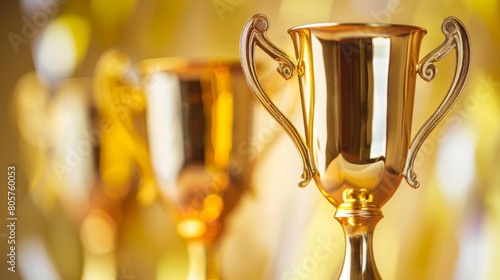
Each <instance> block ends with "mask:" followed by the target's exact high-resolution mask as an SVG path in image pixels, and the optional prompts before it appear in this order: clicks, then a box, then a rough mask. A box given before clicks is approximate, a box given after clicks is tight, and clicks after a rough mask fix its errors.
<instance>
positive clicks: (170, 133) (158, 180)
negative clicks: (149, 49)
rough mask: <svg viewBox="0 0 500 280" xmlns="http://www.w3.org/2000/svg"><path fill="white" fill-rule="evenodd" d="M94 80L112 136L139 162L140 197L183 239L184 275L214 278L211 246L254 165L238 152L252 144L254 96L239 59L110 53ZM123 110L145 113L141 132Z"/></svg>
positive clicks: (246, 185) (213, 247)
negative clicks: (113, 125) (114, 127)
mask: <svg viewBox="0 0 500 280" xmlns="http://www.w3.org/2000/svg"><path fill="white" fill-rule="evenodd" d="M96 84H97V91H98V94H99V96H100V100H101V110H102V111H104V112H106V114H107V115H109V116H111V117H112V118H113V120H115V122H117V123H120V127H121V128H122V129H123V132H124V134H123V135H122V136H123V137H121V138H120V139H116V141H117V142H118V141H119V142H123V143H125V145H126V146H127V149H128V150H129V153H131V154H132V155H133V157H134V159H135V162H136V163H137V164H138V166H139V169H140V174H141V184H140V186H139V191H138V197H139V200H140V201H143V202H144V203H151V201H153V200H154V199H155V198H156V197H158V198H159V199H160V200H161V201H162V202H164V203H163V205H165V206H166V207H167V209H168V210H169V212H170V214H172V216H173V217H174V218H175V220H176V221H177V232H178V234H179V235H180V236H181V237H182V238H183V239H184V240H186V242H187V250H188V256H189V269H188V270H189V271H188V275H187V279H190V280H196V279H219V277H220V276H219V274H220V272H219V269H218V261H217V250H216V247H217V244H216V243H217V241H218V240H219V237H220V235H221V232H222V229H223V225H224V223H223V222H224V220H225V218H226V217H227V214H228V213H230V211H231V210H232V209H233V208H234V207H235V205H236V204H237V202H238V201H239V200H240V198H241V195H242V194H243V192H244V191H245V190H247V189H248V188H249V181H250V177H249V173H250V172H249V171H250V170H251V169H252V168H251V166H252V161H251V160H249V159H248V155H247V154H245V153H243V152H241V151H240V150H239V147H240V144H242V143H243V142H245V141H250V140H249V136H250V135H251V128H252V126H251V116H252V113H251V111H252V110H251V106H248V105H249V104H251V101H252V98H251V94H250V91H249V89H248V87H247V85H246V82H245V80H244V77H243V73H242V71H241V67H240V65H239V63H238V61H236V62H234V61H205V60H203V61H201V60H200V61H195V60H191V59H183V58H158V59H151V60H144V61H141V62H139V63H138V64H137V65H136V66H134V65H133V64H132V63H131V61H130V60H129V58H128V56H127V55H126V54H124V53H122V52H120V51H117V50H111V51H108V52H107V53H105V54H104V55H103V56H102V57H101V59H100V61H99V63H98V66H97V71H96ZM134 108H135V109H134ZM127 112H130V113H134V112H135V115H137V114H142V115H143V117H144V118H145V120H146V121H145V125H143V129H142V132H143V133H140V132H141V129H140V128H139V127H140V125H137V124H134V121H133V118H131V117H130V114H129V113H127ZM146 139H147V141H146Z"/></svg>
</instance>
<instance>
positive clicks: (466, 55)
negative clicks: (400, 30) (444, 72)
mask: <svg viewBox="0 0 500 280" xmlns="http://www.w3.org/2000/svg"><path fill="white" fill-rule="evenodd" d="M441 30H442V31H443V33H444V35H445V36H446V38H445V40H444V41H443V42H442V43H441V45H440V46H439V47H437V48H436V49H435V50H433V51H432V52H430V53H429V54H428V55H427V56H425V57H424V58H423V59H422V60H421V61H420V62H419V63H418V65H417V71H418V73H419V74H420V77H422V79H424V80H425V81H427V82H429V81H431V80H432V79H433V78H434V77H435V76H436V74H437V68H436V66H435V65H434V63H435V62H437V61H440V60H441V59H443V58H444V57H445V56H446V55H447V54H448V53H449V52H450V51H451V50H452V49H454V48H455V49H456V71H455V77H454V78H453V83H452V84H451V87H450V89H449V90H448V93H447V94H446V97H445V98H444V99H443V101H442V102H441V104H440V105H439V107H438V108H437V110H436V111H435V112H434V114H432V116H431V117H429V119H428V120H427V121H426V122H425V123H424V125H423V126H422V128H420V130H419V131H418V133H417V135H416V136H415V138H414V139H413V141H412V143H411V145H410V148H409V151H408V157H407V159H406V164H405V168H404V173H403V174H404V175H405V178H406V181H407V182H408V184H409V185H410V186H411V187H413V188H418V187H419V185H420V184H419V182H418V181H417V180H415V179H416V177H417V176H416V174H415V172H414V170H413V163H414V161H415V158H416V154H417V152H418V150H419V149H420V147H421V146H422V144H423V142H424V140H425V139H426V138H427V136H429V134H430V133H431V131H432V130H433V129H434V128H435V127H436V125H437V124H438V123H439V122H440V121H441V120H442V119H443V117H444V116H445V115H446V113H448V111H450V109H451V107H452V106H453V105H454V104H455V102H456V101H457V99H458V97H459V96H460V94H461V92H462V90H463V88H464V86H465V81H466V80H467V75H468V73H469V66H470V48H471V46H470V40H469V35H468V33H467V30H466V28H465V26H464V25H463V23H462V22H461V21H460V20H458V19H457V18H455V17H447V18H446V19H445V20H444V21H443V23H442V25H441Z"/></svg>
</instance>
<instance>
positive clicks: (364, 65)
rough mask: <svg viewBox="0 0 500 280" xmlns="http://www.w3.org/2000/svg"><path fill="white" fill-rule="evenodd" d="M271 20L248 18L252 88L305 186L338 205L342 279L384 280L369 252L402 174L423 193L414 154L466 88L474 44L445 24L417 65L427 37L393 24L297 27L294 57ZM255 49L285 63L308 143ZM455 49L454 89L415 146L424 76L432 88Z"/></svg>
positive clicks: (245, 62)
mask: <svg viewBox="0 0 500 280" xmlns="http://www.w3.org/2000/svg"><path fill="white" fill-rule="evenodd" d="M268 28H269V21H268V19H267V18H266V17H265V16H264V15H260V14H257V15H255V16H253V17H252V18H250V19H249V20H248V21H247V23H246V25H245V27H244V30H243V32H242V35H241V41H240V57H241V64H242V68H243V73H244V74H245V77H246V79H247V83H248V85H249V87H250V88H251V90H252V91H253V93H254V94H255V96H256V97H257V99H258V100H259V101H260V102H261V103H262V105H263V106H264V107H265V108H266V109H267V110H268V112H269V113H270V114H271V115H272V116H273V117H274V118H275V119H276V120H277V121H278V122H279V124H280V125H281V126H282V127H283V129H284V130H285V131H286V132H287V134H288V135H289V136H290V138H291V139H292V141H293V142H294V144H295V146H296V148H297V150H298V152H299V154H300V157H301V159H302V163H303V172H302V176H301V180H300V181H299V183H298V184H299V186H300V187H304V186H306V185H307V184H308V183H309V182H310V180H311V179H313V178H314V181H315V182H316V184H317V186H318V187H319V189H320V191H321V193H322V194H323V195H324V196H325V197H326V198H327V199H328V201H330V202H331V203H332V204H333V205H334V206H335V207H336V213H335V218H336V219H337V220H338V221H339V222H340V223H341V225H342V227H343V230H344V235H345V239H346V252H345V256H344V264H343V268H342V272H341V274H340V279H381V277H380V274H379V272H378V270H377V267H376V265H375V260H374V256H373V249H372V239H373V231H374V228H375V225H376V223H377V222H378V221H379V220H380V219H381V218H382V217H383V215H382V211H381V207H382V206H383V205H384V204H385V203H386V202H387V201H388V200H389V199H390V198H391V196H392V195H393V194H394V192H395V191H396V189H397V187H398V186H399V184H400V182H401V180H402V178H403V177H405V179H406V181H407V182H408V184H409V185H410V186H412V187H413V188H418V186H419V183H418V182H417V181H416V175H415V173H414V171H413V163H414V160H415V156H416V153H417V151H418V150H419V148H420V146H421V145H422V143H423V141H424V140H425V138H426V137H427V136H428V135H429V134H430V132H431V131H432V130H433V129H434V127H436V125H437V124H438V123H439V122H440V121H441V120H442V119H443V117H444V116H445V114H446V113H447V112H448V111H449V110H450V108H451V107H452V106H453V104H454V103H455V101H456V100H457V98H458V97H459V95H460V93H461V91H462V89H463V88H464V85H465V82H466V79H467V75H468V70H469V64H470V42H469V36H468V34H467V31H466V29H465V27H464V26H463V24H462V23H461V22H460V21H459V20H458V19H456V18H454V17H448V18H446V19H445V20H444V21H443V23H442V31H443V33H444V35H445V39H444V41H443V42H442V44H441V45H440V46H439V47H437V48H436V49H435V50H433V51H432V52H430V53H429V54H428V55H427V56H425V57H424V58H423V59H422V60H420V61H419V59H418V55H419V50H420V44H421V41H422V38H423V37H424V35H425V34H426V31H425V30H424V29H422V28H419V27H414V26H407V25H392V24H380V23H373V24H371V23H370V24H362V23H353V24H347V23H346V24H338V23H326V24H310V25H304V26H298V27H294V28H291V29H290V30H289V31H288V33H289V34H290V36H291V37H292V40H293V43H294V47H295V56H296V58H295V59H294V58H292V57H290V56H289V55H287V54H286V53H285V52H284V51H282V50H281V49H279V48H278V47H276V46H275V45H274V44H273V43H272V42H271V41H270V40H269V39H268V38H267V36H266V31H267V30H268ZM255 46H258V47H260V48H261V49H262V50H263V51H264V52H265V53H267V54H268V55H269V56H271V57H272V58H273V59H274V60H276V61H277V62H278V66H277V71H278V72H279V74H280V75H281V76H282V77H283V78H285V79H290V78H292V77H293V76H294V75H295V73H297V76H298V79H299V85H300V95H301V102H302V113H303V119H304V127H305V139H304V138H302V136H301V135H300V134H299V132H298V130H297V129H296V128H295V127H294V126H293V124H292V123H291V122H290V121H289V120H288V119H287V118H286V117H285V116H284V115H283V113H282V112H281V111H280V110H279V109H278V108H277V107H276V106H275V105H274V104H273V102H272V101H271V99H270V98H269V97H268V95H267V94H266V93H265V92H264V89H263V87H262V86H261V84H260V83H259V81H258V77H257V72H256V69H255V61H254V51H255ZM453 49H455V50H456V72H455V76H454V79H453V82H452V85H451V87H450V89H449V91H448V93H447V95H446V97H445V98H444V100H443V102H442V103H441V104H440V105H439V107H438V108H437V110H436V111H435V113H434V114H433V115H432V116H431V117H430V118H429V119H428V120H427V121H426V122H425V123H424V125H423V126H422V128H421V129H420V130H419V131H418V133H417V134H416V136H415V137H414V139H413V140H412V141H411V134H410V133H411V122H412V114H413V102H414V93H415V83H416V77H417V73H418V74H419V75H420V76H421V77H422V78H423V79H424V80H426V81H430V80H432V79H433V78H434V76H435V75H436V74H437V68H436V66H435V65H434V63H435V62H437V61H439V60H441V59H442V58H443V57H445V56H446V55H447V54H448V53H449V52H450V51H451V50H453Z"/></svg>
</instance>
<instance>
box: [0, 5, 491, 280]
mask: <svg viewBox="0 0 500 280" xmlns="http://www.w3.org/2000/svg"><path fill="white" fill-rule="evenodd" d="M48 2H50V3H52V6H50V7H52V10H51V9H50V8H47V7H48V6H47V5H45V4H44V3H48ZM44 5H45V6H44ZM42 6H44V7H45V9H44V8H43V7H42ZM54 9H56V10H54ZM52 11H57V12H54V13H52ZM37 13H38V15H40V13H43V14H45V15H46V16H47V20H46V21H43V18H42V19H38V20H41V21H42V23H41V24H40V26H35V27H36V28H34V30H31V31H32V32H28V33H26V32H25V31H26V30H25V29H26V27H25V26H26V21H29V22H31V23H33V20H34V19H35V17H36V16H35V15H36V14H37ZM255 13H263V14H265V15H267V16H268V17H269V19H270V22H271V28H270V30H269V32H268V35H269V37H270V39H271V40H273V41H274V42H275V43H276V44H277V45H279V46H281V47H282V48H283V49H285V50H287V51H288V52H290V53H292V51H293V49H292V45H291V40H290V38H289V37H288V35H287V33H286V30H287V29H288V28H290V27H293V26H296V25H300V24H305V23H312V22H325V21H336V22H389V23H401V24H411V25H416V26H420V27H423V28H425V29H427V31H428V34H427V35H426V37H425V38H424V42H423V45H422V48H421V56H422V57H423V55H425V54H426V53H428V52H430V51H431V50H432V49H434V48H435V47H437V46H438V45H439V44H440V43H441V41H442V40H443V38H444V37H443V35H442V33H441V30H440V23H441V21H442V20H443V19H444V18H445V17H446V16H449V15H453V16H456V17H458V18H459V19H460V20H462V21H463V23H464V24H465V25H466V26H467V28H468V31H469V34H470V39H471V41H472V64H471V70H470V74H469V79H468V82H467V85H466V87H465V90H464V92H463V95H462V96H461V98H460V99H459V101H458V103H457V104H456V106H455V107H454V109H452V112H451V113H450V114H449V115H448V117H447V119H446V120H445V121H444V122H443V123H442V124H441V125H439V126H438V127H437V129H436V130H435V131H434V133H433V134H431V136H430V137H429V138H428V140H427V141H426V144H424V146H423V148H422V150H421V151H420V156H419V157H418V159H417V162H416V167H415V168H416V172H417V174H418V175H419V179H420V182H421V187H420V189H417V190H413V189H411V188H410V187H408V186H407V185H406V183H405V182H403V183H402V184H401V186H400V188H399V190H398V192H397V193H396V194H395V195H394V197H393V198H392V199H391V201H390V202H389V203H388V204H387V205H386V206H385V207H384V208H383V209H382V210H383V212H384V215H385V218H384V219H383V220H381V221H380V222H379V224H378V226H377V229H376V231H375V256H376V260H377V264H378V267H379V270H380V273H381V275H382V276H383V277H384V278H385V279H500V266H499V265H498V261H499V259H500V253H499V252H500V172H499V170H498V166H499V164H500V160H499V158H500V97H499V94H500V68H499V66H498V65H499V62H500V57H499V53H498V50H499V47H500V32H499V31H498V26H499V24H500V19H499V16H500V1H497V0H486V1H473V0H457V1H452V0H445V1H430V0H423V1H417V0H406V1H397V0H396V1H362V0H351V1H347V0H342V1H336V0H335V1H326V0H312V1H299V0H283V1H278V0H271V1H266V0H256V1H251V0H203V1H202V0H192V1H168V0H151V1H139V0H124V1H123V0H122V1H120V0H109V1H99V0H89V1H82V0H69V1H68V0H59V2H55V1H44V0H42V1H30V0H25V1H2V3H1V4H0V20H1V25H0V29H1V31H2V32H1V33H0V36H2V39H1V47H0V67H1V72H0V74H1V75H0V95H1V102H0V106H1V107H0V112H1V119H0V120H1V122H0V128H1V129H0V131H1V134H0V135H1V136H0V147H1V159H0V161H1V164H0V168H1V169H2V170H3V171H1V172H0V173H1V174H4V175H2V176H4V177H3V178H2V179H1V182H2V186H3V187H2V188H0V197H1V200H0V229H1V230H0V253H1V254H0V260H2V261H1V262H0V276H1V277H0V278H1V279H47V278H44V277H49V276H48V275H51V276H50V277H56V278H55V279H81V274H82V270H83V266H84V265H83V259H84V253H83V249H82V242H85V241H84V239H85V238H84V237H82V236H81V235H85V233H84V232H85V229H81V228H79V227H78V226H76V225H74V223H72V221H71V219H70V218H69V217H68V216H69V215H67V213H66V212H65V210H64V207H63V206H64V205H62V204H61V203H60V202H57V201H56V200H50V198H47V200H44V199H41V198H40V195H47V197H50V195H49V194H47V193H45V191H47V192H50V191H51V190H50V189H46V188H43V186H39V185H37V186H33V185H30V184H32V182H34V181H36V180H34V178H33V176H35V175H36V176H39V174H35V173H36V167H34V166H33V162H36V160H37V156H38V155H37V154H35V153H33V152H32V151H34V150H35V149H33V147H30V146H29V143H27V142H29V141H26V139H23V137H22V136H21V135H20V134H19V129H18V123H17V122H16V119H15V115H16V114H15V112H14V111H15V107H14V106H13V100H14V99H13V96H14V93H15V91H16V90H15V88H16V84H17V83H18V82H19V81H20V79H21V77H23V76H24V75H25V74H28V73H30V72H31V73H32V72H33V71H40V64H37V63H35V61H40V60H43V58H41V57H40V55H41V54H43V55H49V56H53V57H49V61H58V60H57V56H58V55H60V56H61V57H64V56H63V55H64V52H62V48H63V46H61V45H59V44H58V43H57V42H55V41H50V40H49V42H48V43H47V44H48V48H49V50H48V51H47V52H45V53H42V52H41V51H40V48H38V47H36V45H37V42H40V41H41V40H42V37H43V34H45V33H44V32H45V30H48V29H49V27H52V28H53V27H54V26H57V24H59V26H60V25H61V24H62V25H66V27H67V28H69V29H70V31H71V34H72V36H73V37H72V38H73V46H74V49H73V51H74V54H75V55H74V64H73V65H72V66H71V67H70V70H69V71H67V72H64V73H63V74H61V76H59V77H58V78H71V77H92V76H93V73H94V67H95V65H96V62H97V60H98V58H99V57H100V56H101V55H102V54H103V53H104V52H105V51H106V50H108V49H110V48H119V49H121V50H122V51H124V52H126V53H127V54H128V55H129V56H130V57H131V58H132V59H133V60H134V61H140V60H143V59H148V58H156V57H167V56H183V57H189V58H233V59H237V58H238V44H239V37H240V32H241V30H242V28H243V25H244V24H245V22H246V20H247V19H248V18H249V17H250V16H252V15H253V14H255ZM23 28H24V29H23ZM23 32H24V33H23ZM25 33H26V34H28V35H29V36H26V34H25ZM12 34H16V35H17V36H19V37H15V36H14V35H12ZM13 36H14V37H13ZM13 38H16V39H15V40H14V39H13ZM19 38H21V39H19ZM13 40H14V41H13ZM16 40H21V41H16ZM45 58H47V57H45ZM51 58H54V60H50V59H51ZM263 58H264V57H263ZM269 60H270V59H269ZM268 62H269V67H274V66H273V64H272V62H270V61H268ZM52 66H54V65H52ZM55 66H56V68H57V67H58V66H59V65H55ZM61 67H63V62H61ZM65 67H67V66H65ZM438 68H439V70H440V74H439V75H438V77H437V78H436V80H434V81H432V82H431V83H429V84H427V83H425V82H423V81H422V80H419V82H418V83H417V92H416V105H415V106H416V107H415V111H414V125H413V129H414V133H415V132H416V130H417V129H418V128H419V127H420V126H421V125H422V124H423V122H424V121H425V120H426V118H427V117H428V116H429V115H430V114H431V113H432V112H433V110H434V109H435V108H436V107H437V106H438V104H439V103H440V102H441V100H442V98H443V96H444V94H445V92H446V89H447V88H448V86H449V84H450V82H451V81H450V79H451V77H452V74H453V69H454V58H453V55H449V56H448V57H447V58H446V59H444V60H443V61H442V62H440V63H439V64H438ZM276 79H277V83H281V84H282V83H283V82H282V81H281V80H279V77H278V76H276ZM288 96H290V97H288V98H290V99H292V98H298V96H297V95H295V96H293V95H292V94H289V95H288ZM49 99H50V98H49ZM280 103H283V102H280ZM254 107H255V110H256V111H257V117H256V120H255V121H256V123H257V124H258V127H257V128H256V129H255V133H256V134H255V142H256V143H255V144H256V145H259V147H260V146H266V149H265V150H266V151H267V152H266V153H265V154H263V155H261V157H260V160H261V161H260V162H259V163H258V166H257V168H256V171H255V175H254V182H252V185H253V186H254V188H255V191H254V193H252V194H248V195H246V196H244V198H243V200H242V201H241V202H240V204H239V205H238V207H237V208H236V209H235V210H234V212H233V213H232V214H231V216H230V218H229V219H228V220H227V229H226V231H225V234H224V236H223V238H222V240H221V244H220V246H221V252H220V261H221V272H222V275H223V278H224V279H238V280H245V279H249V280H250V279H334V278H335V277H336V275H337V274H338V272H339V269H340V265H341V262H342V257H343V250H344V249H343V248H344V240H343V236H342V231H341V227H340V225H339V224H338V223H337V221H335V220H334V219H333V215H334V212H335V209H334V208H333V206H331V205H329V204H328V203H327V201H326V200H325V199H324V198H322V197H321V196H320V193H319V191H318V190H317V189H316V188H315V186H314V184H311V185H310V186H308V187H307V188H305V189H299V188H298V187H297V186H296V181H297V180H298V178H299V171H300V160H299V157H298V155H297V153H296V152H295V148H294V147H293V145H292V143H291V141H290V140H289V139H288V138H287V137H286V135H285V134H284V133H282V131H281V129H280V128H279V127H278V126H277V125H276V124H275V123H274V121H273V120H272V119H271V117H270V116H268V115H267V114H266V113H265V112H263V110H262V108H260V106H258V105H257V104H255V105H254ZM290 117H291V119H292V121H293V122H294V123H295V124H296V125H298V126H299V125H300V124H301V116H300V112H299V111H296V112H295V113H294V114H293V115H291V116H290ZM270 134H271V135H273V137H276V139H275V140H273V141H270V140H269V139H268V138H269V137H268V135H270ZM38 160H39V159H38ZM9 165H15V166H16V169H17V190H16V198H17V200H16V202H17V204H16V205H17V214H18V221H17V225H18V226H17V230H16V240H17V242H18V243H17V244H19V245H18V249H19V246H22V245H21V244H25V248H26V252H27V253H25V256H29V255H30V252H31V253H32V254H33V256H36V257H37V263H38V264H39V265H38V266H32V265H31V264H32V262H30V260H29V257H25V258H23V257H22V256H19V255H18V258H17V265H18V267H17V268H18V270H17V271H18V272H16V273H10V272H8V271H7V267H8V266H7V264H6V262H5V260H6V259H7V256H6V254H7V253H8V251H7V244H6V241H7V236H8V232H7V229H6V227H5V226H1V225H2V224H3V223H4V222H5V223H7V220H6V218H7V210H6V209H7V200H6V196H7V189H6V180H7V176H6V175H5V174H6V170H7V166H9ZM47 181H49V182H50V178H49V179H46V181H45V182H47ZM38 182H39V181H38ZM47 184H49V183H47ZM37 188H38V189H40V188H41V193H38V194H36V195H33V190H34V189H37ZM132 188H133V187H132ZM30 192H31V194H30ZM55 195H56V196H57V194H55ZM34 197H35V198H34ZM36 197H38V198H40V201H43V203H42V207H40V204H37V203H38V202H36V201H37V198H36ZM123 207H124V208H125V209H126V211H125V214H124V217H125V218H124V219H123V223H122V224H121V225H120V226H119V228H116V229H111V231H112V232H120V234H118V235H117V236H119V238H118V240H117V244H118V245H116V246H117V251H118V255H117V257H116V262H115V263H114V264H113V265H111V267H112V270H111V271H104V272H103V271H102V270H99V269H98V268H96V269H97V270H96V271H98V272H96V273H98V274H96V275H98V277H99V279H185V276H186V269H187V253H186V249H185V246H184V244H183V241H181V240H180V239H179V237H177V236H176V234H175V226H174V223H173V222H172V221H171V220H170V219H169V218H168V216H167V215H165V213H164V212H163V211H162V210H161V209H159V206H158V205H153V206H149V207H143V206H141V205H140V204H137V202H135V201H134V200H133V199H132V200H130V201H127V202H126V204H125V206H123ZM93 226H95V227H93ZM89 227H90V229H88V230H90V231H92V230H94V229H95V230H97V229H100V228H99V221H98V220H97V221H96V224H90V226H89ZM105 234H106V231H105V229H104V230H103V235H105ZM113 234H115V233H113ZM103 238H104V239H105V238H106V236H104V237H103ZM82 240H83V241H82ZM103 242H104V243H103V244H107V243H106V242H105V241H103ZM26 244H27V245H26ZM120 246H121V247H120ZM101 249H102V248H101ZM97 251H98V250H97ZM34 252H37V255H35V253H34ZM40 252H45V255H44V254H41V255H40V254H39V253H40ZM319 252H321V253H319ZM44 256H45V257H44ZM101 257H102V259H101V263H100V264H103V263H106V262H109V261H110V258H111V259H113V258H114V257H110V256H107V257H106V256H101ZM97 260H99V258H98V259H97ZM111 262H113V261H111ZM28 263H29V264H30V266H27V264H28ZM100 264H99V263H97V264H95V267H99V265H100ZM23 265H25V267H24V268H23ZM30 275H33V276H31V277H35V278H30ZM36 277H41V278H36ZM57 277H58V278H57ZM87 279H90V278H87ZM93 279H97V278H93ZM47 280H49V279H47Z"/></svg>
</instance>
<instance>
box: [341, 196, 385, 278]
mask: <svg viewBox="0 0 500 280" xmlns="http://www.w3.org/2000/svg"><path fill="white" fill-rule="evenodd" d="M344 198H345V199H344V203H342V204H340V205H339V207H338V208H337V212H336V213H335V219H337V220H338V221H339V222H340V224H341V225H342V228H343V230H344V236H345V241H346V248H345V255H344V264H343V267H342V272H341V274H340V276H339V279H341V280H354V279H356V280H362V279H366V280H374V279H375V280H378V279H382V277H381V276H380V274H379V272H378V269H377V266H376V264H375V258H374V255H373V231H374V229H375V226H376V224H377V223H378V221H380V219H382V218H383V217H384V215H383V214H382V210H380V207H378V206H377V205H375V204H374V203H373V202H372V197H371V193H370V192H369V191H368V190H352V189H350V190H347V191H346V192H345V193H344Z"/></svg>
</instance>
